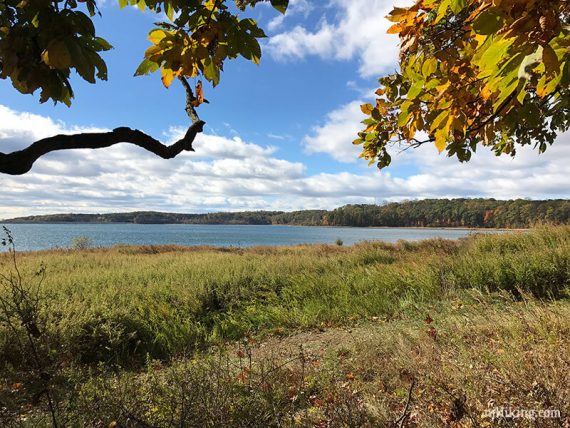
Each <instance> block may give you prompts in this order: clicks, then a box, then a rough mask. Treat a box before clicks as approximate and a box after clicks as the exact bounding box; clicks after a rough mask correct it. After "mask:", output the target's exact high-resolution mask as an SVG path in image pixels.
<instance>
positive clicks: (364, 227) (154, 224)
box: [0, 220, 540, 231]
mask: <svg viewBox="0 0 570 428" xmlns="http://www.w3.org/2000/svg"><path fill="white" fill-rule="evenodd" d="M0 224H1V225H12V224H26V225H28V224H41V225H50V224H57V225H62V224H70V225H71V224H76V225H118V224H133V225H138V226H161V225H164V226H168V225H174V224H177V225H185V226H281V227H322V228H330V229H335V228H336V229H387V230H388V229H415V230H474V231H485V230H497V231H525V230H531V229H533V228H536V227H540V226H534V227H528V228H513V229H510V228H504V227H468V226H339V225H323V224H318V225H310V224H246V223H133V222H81V221H61V222H60V221H43V222H41V221H32V222H24V221H22V222H19V221H18V222H16V221H6V220H0Z"/></svg>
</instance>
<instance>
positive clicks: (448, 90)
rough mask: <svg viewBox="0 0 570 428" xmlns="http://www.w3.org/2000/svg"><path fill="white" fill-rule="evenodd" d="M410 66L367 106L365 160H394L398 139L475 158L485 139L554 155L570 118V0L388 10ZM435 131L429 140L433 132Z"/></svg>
mask: <svg viewBox="0 0 570 428" xmlns="http://www.w3.org/2000/svg"><path fill="white" fill-rule="evenodd" d="M387 18H388V19H389V20H390V21H392V22H393V23H394V24H393V25H392V27H390V29H389V30H388V32H389V33H393V34H399V37H400V41H401V48H400V70H399V71H398V72H397V73H394V74H392V75H389V76H386V77H382V78H381V79H380V80H379V82H380V84H381V87H380V88H379V89H378V90H377V91H376V94H377V95H378V98H377V99H376V102H375V103H374V104H366V105H363V106H362V111H363V112H364V113H365V114H366V115H368V118H367V119H366V120H365V121H364V122H363V123H364V124H365V126H366V128H365V129H364V130H363V131H362V132H361V133H359V138H358V139H357V140H355V142H354V143H355V144H362V146H363V152H362V155H361V157H363V158H365V159H367V160H369V161H370V163H371V164H372V163H377V164H378V167H379V168H383V167H385V166H387V165H389V164H390V161H391V158H390V154H389V153H388V149H389V148H390V147H391V146H392V145H394V144H403V145H404V146H405V147H409V146H411V147H417V146H419V145H421V144H424V143H427V142H433V143H435V146H436V147H437V149H438V150H439V151H440V152H443V151H446V152H447V154H448V155H449V156H456V157H457V158H458V159H459V160H460V161H468V160H469V159H470V158H471V155H472V153H473V152H475V151H476V149H477V147H478V146H479V145H485V146H488V147H490V148H491V149H492V150H493V151H494V152H495V153H496V154H497V155H500V154H503V153H504V154H510V155H513V156H514V155H515V153H516V148H517V147H518V146H524V145H528V144H534V145H535V146H536V147H537V148H538V151H539V152H544V151H545V150H546V149H547V147H548V146H549V145H550V144H552V143H553V142H554V139H555V137H556V135H557V133H559V132H563V131H566V130H567V129H568V127H569V120H570V109H569V104H570V97H569V91H568V86H569V83H570V61H569V57H570V25H569V24H570V22H569V21H570V2H569V1H567V0H564V1H562V0H561V1H558V0H417V1H416V3H415V4H414V5H413V6H412V7H409V8H395V9H394V10H392V12H391V13H390V15H389V16H388V17H387ZM426 135H427V137H426Z"/></svg>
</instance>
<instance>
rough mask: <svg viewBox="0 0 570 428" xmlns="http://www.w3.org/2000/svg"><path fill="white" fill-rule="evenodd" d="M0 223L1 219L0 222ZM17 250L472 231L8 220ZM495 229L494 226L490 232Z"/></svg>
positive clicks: (347, 239)
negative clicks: (84, 240)
mask: <svg viewBox="0 0 570 428" xmlns="http://www.w3.org/2000/svg"><path fill="white" fill-rule="evenodd" d="M0 225H1V223H0ZM7 226H8V228H9V229H10V230H11V231H12V234H13V235H14V239H15V241H16V246H17V249H18V250H20V251H27V250H42V249H49V248H58V247H59V248H62V247H69V246H70V244H71V241H72V240H73V238H75V237H77V236H88V237H89V238H90V239H91V241H92V243H93V245H94V246H97V247H108V246H112V245H116V244H131V245H160V244H178V245H213V246H220V247H250V246H255V245H296V244H305V243H327V244H332V243H334V242H335V241H336V240H337V239H339V238H340V239H342V240H343V242H344V244H345V245H351V244H354V243H356V242H359V241H366V240H381V241H386V242H396V241H398V240H399V239H406V240H411V241H417V240H421V239H428V238H436V237H439V238H447V239H457V238H460V237H463V236H467V235H469V234H471V233H474V232H473V231H469V230H450V229H409V228H406V229H397V228H391V229H372V228H352V227H302V226H241V225H240V226H234V225H194V224H157V225H153V224H9V225H7ZM489 232H491V233H497V231H489Z"/></svg>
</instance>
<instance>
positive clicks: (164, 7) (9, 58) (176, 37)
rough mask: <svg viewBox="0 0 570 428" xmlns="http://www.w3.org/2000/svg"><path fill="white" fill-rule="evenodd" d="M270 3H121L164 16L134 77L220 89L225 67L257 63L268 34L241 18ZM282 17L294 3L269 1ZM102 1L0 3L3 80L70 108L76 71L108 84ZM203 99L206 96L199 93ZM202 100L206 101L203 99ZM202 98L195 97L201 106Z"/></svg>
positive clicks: (174, 0) (166, 0) (165, 0)
mask: <svg viewBox="0 0 570 428" xmlns="http://www.w3.org/2000/svg"><path fill="white" fill-rule="evenodd" d="M261 1H268V0H234V2H233V4H232V0H119V4H120V6H121V7H126V6H129V5H130V6H137V7H139V8H140V9H141V10H142V11H144V10H145V9H149V10H151V11H153V12H156V13H160V12H164V13H165V14H166V16H167V17H168V22H159V23H157V24H156V28H154V29H152V30H151V31H150V33H149V37H148V38H149V41H150V42H151V46H150V47H149V48H148V50H147V51H146V52H145V54H144V59H143V61H142V63H141V64H140V66H139V67H138V69H137V70H136V72H135V75H141V74H148V73H151V72H154V71H157V70H159V69H160V71H161V73H162V82H163V84H164V85H165V86H166V87H168V86H169V85H170V84H171V82H172V80H173V79H174V78H175V77H193V78H194V77H200V76H202V77H204V78H205V79H206V80H208V81H209V82H211V83H212V84H213V85H214V86H215V85H217V84H218V82H219V81H220V73H221V72H222V71H223V66H224V61H225V60H227V59H234V58H237V57H238V56H240V55H241V56H242V57H244V58H246V59H248V60H250V61H253V62H254V63H259V60H260V57H261V48H260V45H259V42H258V39H260V38H262V37H265V33H264V32H263V30H262V29H260V28H259V27H258V25H257V23H256V22H255V21H254V20H253V19H251V18H243V19H241V18H240V12H243V11H244V10H246V8H248V7H253V6H255V5H256V4H257V3H259V2H261ZM270 2H271V5H272V6H273V7H274V8H275V9H277V10H278V11H279V12H281V13H284V12H285V10H286V9H287V6H288V3H289V0H270ZM96 14H99V10H98V8H97V3H96V0H52V1H47V0H3V1H2V2H0V78H2V79H6V78H9V79H10V80H11V81H12V84H13V85H14V87H15V88H16V89H17V90H18V91H20V92H21V93H24V94H31V93H34V92H35V91H36V90H38V89H39V90H40V101H41V102H45V101H47V100H50V99H51V100H53V101H54V102H63V103H65V104H66V105H68V106H69V105H71V99H72V98H73V89H72V86H71V83H70V76H71V71H72V70H75V71H76V72H77V74H79V76H81V78H83V79H84V80H86V81H88V82H90V83H95V82H96V80H97V79H100V80H106V79H107V67H106V64H105V61H104V60H103V58H102V57H101V55H100V54H101V52H103V51H106V50H109V49H111V45H110V44H109V43H108V42H107V41H106V40H104V39H103V38H101V37H98V36H97V35H96V33H95V26H94V25H93V21H92V18H93V17H94V16H95V15H96ZM200 92H201V91H200ZM198 95H200V94H198ZM202 101H203V97H197V104H199V103H200V102H202Z"/></svg>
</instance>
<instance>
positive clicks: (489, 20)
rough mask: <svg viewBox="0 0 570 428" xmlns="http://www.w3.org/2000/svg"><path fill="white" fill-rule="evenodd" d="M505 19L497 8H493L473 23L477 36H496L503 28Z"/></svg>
mask: <svg viewBox="0 0 570 428" xmlns="http://www.w3.org/2000/svg"><path fill="white" fill-rule="evenodd" d="M503 23H504V18H503V16H502V14H501V12H500V10H499V8H497V7H492V8H490V9H487V10H486V11H484V12H483V13H481V14H480V15H479V16H478V17H477V19H475V21H474V22H473V31H475V33H477V34H482V35H486V36H488V35H491V34H495V33H496V32H497V31H498V30H499V29H501V28H502V27H503Z"/></svg>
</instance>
